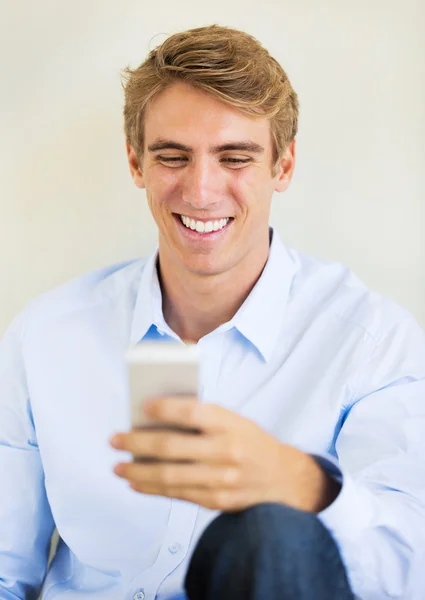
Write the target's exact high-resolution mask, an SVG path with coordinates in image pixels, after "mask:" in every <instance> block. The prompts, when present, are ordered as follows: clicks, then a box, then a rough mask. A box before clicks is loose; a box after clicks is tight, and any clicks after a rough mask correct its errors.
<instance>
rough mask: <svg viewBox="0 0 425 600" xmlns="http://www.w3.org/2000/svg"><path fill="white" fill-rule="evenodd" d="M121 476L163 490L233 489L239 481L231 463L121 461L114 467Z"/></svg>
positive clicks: (240, 478) (132, 481)
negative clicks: (224, 464)
mask: <svg viewBox="0 0 425 600" xmlns="http://www.w3.org/2000/svg"><path fill="white" fill-rule="evenodd" d="M114 471H115V473H116V474H117V475H118V476H119V477H122V478H123V479H128V481H130V482H131V483H135V484H138V485H146V486H154V487H155V488H157V489H159V490H161V491H162V492H166V491H167V490H168V489H170V488H185V487H196V488H205V489H208V490H212V489H216V488H223V489H236V488H238V487H240V486H241V484H242V473H241V470H240V469H238V468H237V467H234V466H223V465H220V466H218V465H206V464H200V463H198V464H197V463H192V464H173V463H147V464H140V463H120V464H119V465H117V466H116V467H115V469H114Z"/></svg>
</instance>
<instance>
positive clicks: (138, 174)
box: [125, 140, 145, 189]
mask: <svg viewBox="0 0 425 600" xmlns="http://www.w3.org/2000/svg"><path fill="white" fill-rule="evenodd" d="M125 147H126V150H127V159H128V166H129V167H130V173H131V177H132V178H133V181H134V183H135V184H136V185H137V187H138V188H140V189H143V188H144V187H145V181H144V177H143V174H142V171H141V169H140V166H139V159H138V156H137V154H136V152H135V150H134V148H133V146H132V145H131V144H130V142H129V141H128V140H126V142H125Z"/></svg>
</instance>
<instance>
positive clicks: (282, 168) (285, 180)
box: [274, 139, 296, 192]
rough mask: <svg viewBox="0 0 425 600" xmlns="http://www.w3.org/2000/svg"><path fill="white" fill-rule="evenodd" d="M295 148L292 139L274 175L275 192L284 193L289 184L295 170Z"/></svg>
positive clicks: (294, 142) (294, 141)
mask: <svg viewBox="0 0 425 600" xmlns="http://www.w3.org/2000/svg"><path fill="white" fill-rule="evenodd" d="M295 148H296V140H295V139H293V140H292V142H291V143H290V144H289V146H288V147H287V148H286V150H285V152H284V153H283V155H282V157H281V158H280V160H279V163H278V166H277V173H276V175H275V188H274V189H275V192H284V191H285V190H286V189H287V188H288V187H289V184H290V183H291V179H292V175H293V173H294V168H295V153H296V152H295Z"/></svg>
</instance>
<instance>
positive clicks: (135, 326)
mask: <svg viewBox="0 0 425 600" xmlns="http://www.w3.org/2000/svg"><path fill="white" fill-rule="evenodd" d="M270 233H271V244H270V250H269V256H268V259H267V263H266V265H265V267H264V269H263V272H262V274H261V276H260V278H259V280H258V281H257V283H256V284H255V286H254V287H253V289H252V290H251V292H250V294H249V296H248V297H247V299H246V300H245V302H244V303H243V304H242V306H241V307H240V309H239V310H238V312H237V313H236V314H235V316H234V317H233V319H232V320H231V321H229V322H228V323H225V324H223V325H221V326H220V327H219V328H218V329H219V330H228V329H231V328H232V327H235V328H236V329H237V330H238V331H239V332H240V333H241V334H242V335H243V336H244V337H245V338H246V339H247V340H249V341H250V342H251V343H252V344H253V345H254V346H255V347H256V348H257V350H258V351H259V352H260V354H261V355H262V356H263V358H264V360H266V361H269V360H270V358H271V356H272V354H273V350H274V348H275V345H276V343H277V339H278V336H279V333H280V329H281V326H282V322H283V317H284V313H285V307H286V304H287V301H288V296H289V290H290V287H291V283H292V278H293V275H294V263H293V262H292V260H291V258H290V256H289V254H288V252H287V250H286V248H285V246H284V245H283V244H282V242H281V240H280V237H279V235H278V233H277V231H276V230H273V229H272V228H270ZM157 259H158V247H157V248H156V250H155V252H154V253H153V254H152V255H151V256H150V257H149V259H148V260H147V262H146V263H145V265H144V267H143V273H142V277H141V281H140V285H139V290H138V293H137V298H136V303H135V307H134V314H133V322H132V326H131V334H130V342H131V343H132V344H136V343H138V342H139V341H140V340H141V339H142V338H143V337H144V336H145V335H146V334H147V332H148V331H149V329H150V328H151V327H152V325H154V326H156V327H157V329H158V330H159V331H160V332H162V333H166V334H167V335H169V336H171V337H174V338H177V336H176V334H175V333H174V332H173V331H172V330H171V329H170V327H169V326H168V325H167V323H166V322H165V319H164V315H163V312H162V294H161V288H160V285H159V280H158V273H157V270H156V264H157Z"/></svg>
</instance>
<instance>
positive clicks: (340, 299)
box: [288, 248, 414, 342]
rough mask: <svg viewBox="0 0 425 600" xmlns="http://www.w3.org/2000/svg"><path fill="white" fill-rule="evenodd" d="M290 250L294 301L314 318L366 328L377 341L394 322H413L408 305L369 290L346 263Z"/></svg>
mask: <svg viewBox="0 0 425 600" xmlns="http://www.w3.org/2000/svg"><path fill="white" fill-rule="evenodd" d="M288 253H289V256H290V257H291V259H292V261H293V263H294V266H295V269H294V277H293V281H292V287H291V294H290V298H291V301H292V302H294V304H295V306H299V307H300V308H301V309H302V310H303V311H304V312H305V313H309V314H310V316H311V317H313V315H315V316H316V318H320V317H329V319H331V320H333V321H335V322H337V323H339V325H340V326H344V327H346V326H352V327H353V328H357V329H359V330H363V332H364V333H365V334H366V335H367V336H370V338H371V339H372V340H373V341H375V342H378V341H379V340H380V339H381V337H382V336H383V335H384V334H385V333H386V332H387V331H388V330H389V329H391V328H392V327H394V325H397V324H399V323H402V322H406V321H409V320H410V321H414V319H413V317H412V316H411V315H410V313H409V312H408V311H407V310H406V309H405V308H403V307H402V306H400V305H399V304H397V303H396V302H394V301H393V300H391V299H389V298H387V297H385V296H384V295H382V294H380V293H378V292H376V291H374V290H372V289H370V288H369V287H368V286H367V285H366V284H365V283H364V282H363V281H362V280H361V279H360V278H359V277H358V276H357V275H356V274H355V273H354V272H353V271H352V270H351V269H350V268H348V267H346V266H345V265H343V264H341V263H339V262H331V261H325V260H321V259H317V258H314V257H311V256H309V255H307V254H304V253H302V252H299V251H297V250H294V249H292V248H291V249H288Z"/></svg>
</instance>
